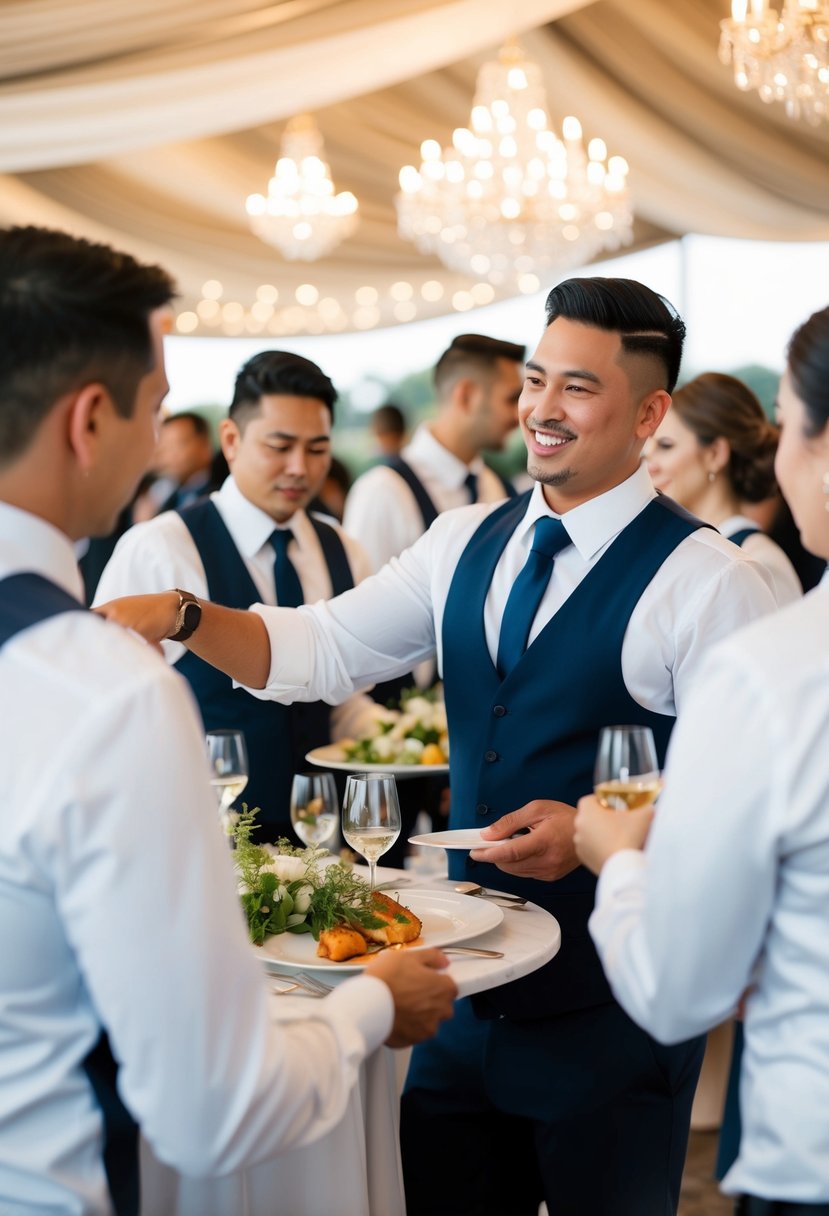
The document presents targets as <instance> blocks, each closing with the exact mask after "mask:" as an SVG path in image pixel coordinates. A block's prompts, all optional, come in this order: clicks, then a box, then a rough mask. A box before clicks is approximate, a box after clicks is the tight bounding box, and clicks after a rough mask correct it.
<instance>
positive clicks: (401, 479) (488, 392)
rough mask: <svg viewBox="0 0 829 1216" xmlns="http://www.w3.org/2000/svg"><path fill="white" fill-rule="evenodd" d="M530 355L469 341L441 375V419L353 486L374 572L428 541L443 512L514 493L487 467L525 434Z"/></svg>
mask: <svg viewBox="0 0 829 1216" xmlns="http://www.w3.org/2000/svg"><path fill="white" fill-rule="evenodd" d="M523 367H524V347H523V346H518V345H516V344H515V343H514V342H502V341H501V340H500V339H498V338H489V337H486V336H484V335H482V334H462V335H460V336H459V337H457V338H455V339H454V340H453V341H452V343H451V344H450V346H449V347H448V349H447V350H445V351H444V352H443V354H442V355H441V357H440V358H439V359H438V361H437V363H436V365H435V369H434V373H433V375H434V384H435V394H436V396H437V414H436V416H435V418H434V419H432V421H430V422H425V423H422V424H421V425H420V426H419V427H418V428H417V430H416V431H415V433H414V435H413V436H412V439H411V440H410V442H409V443H408V444H406V446H405V447H404V448H403V449H402V450H401V452H400V454H399V456H397V457H389V458H388V459H387V460H386V461H385V462H382V463H380V464H378V465H375V466H374V468H371V469H369V470H368V471H367V472H365V473H363V474H362V475H361V476H360V477H358V478H357V480H356V481H355V482H354V485H353V486H352V487H351V491H350V493H349V495H348V501H347V502H346V505H345V515H344V516H343V522H344V525H345V528H346V530H347V531H348V532H350V533H351V535H352V536H355V537H356V538H357V540H359V541H360V543H361V544H362V545H363V546H364V548H365V549H366V550H367V552H368V554H369V557H370V558H371V560H372V562H373V564H374V568H375V570H379V569H380V568H381V567H382V566H384V565H385V564H386V562H387V561H388V560H389V559H390V558H392V557H396V556H397V555H398V554H399V553H402V552H403V550H404V549H406V548H408V546H409V545H412V544H414V542H415V541H416V540H417V538H418V537H419V536H422V535H423V533H424V532H425V531H426V529H427V528H428V527H429V525H430V524H431V523H432V521H433V520H434V519H435V518H436V517H437V516H438V514H439V513H440V512H441V511H445V510H447V509H448V508H449V507H461V506H464V505H466V504H467V503H470V502H498V501H499V500H500V499H502V498H506V497H507V496H508V494H509V493H510V489H511V488H510V487H508V486H506V485H505V484H504V482H503V480H502V479H501V477H500V476H499V475H498V474H497V473H495V472H494V471H493V470H492V469H490V468H489V467H488V466H487V465H486V464H485V463H484V460H483V457H482V453H483V452H485V451H500V450H501V448H503V446H504V444H505V443H506V441H507V439H508V438H509V436H510V435H511V433H512V432H513V431H514V430H515V428H516V427H517V426H518V398H519V396H520V393H521V375H522V372H523Z"/></svg>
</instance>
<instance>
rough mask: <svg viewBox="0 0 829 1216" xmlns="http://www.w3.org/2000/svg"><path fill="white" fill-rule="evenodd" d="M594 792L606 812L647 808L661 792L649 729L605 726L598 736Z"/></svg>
mask: <svg viewBox="0 0 829 1216" xmlns="http://www.w3.org/2000/svg"><path fill="white" fill-rule="evenodd" d="M593 779H594V785H593V792H594V793H595V795H596V797H597V798H598V800H599V802H600V803H601V804H602V806H603V807H606V808H607V809H608V810H609V811H635V810H639V809H640V808H641V807H645V806H650V804H651V803H652V802H653V801H655V799H656V798H657V796H658V795H659V792H660V790H661V789H662V779H661V777H660V774H659V761H658V759H657V755H656V744H655V743H654V738H653V731H652V730H651V728H650V727H649V726H605V727H604V728H603V730H602V732H601V734H600V735H599V749H598V752H597V753H596V767H595V770H594V774H593Z"/></svg>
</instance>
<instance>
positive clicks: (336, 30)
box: [0, 0, 829, 334]
mask: <svg viewBox="0 0 829 1216" xmlns="http://www.w3.org/2000/svg"><path fill="white" fill-rule="evenodd" d="M727 8H728V5H727V3H726V0H672V3H670V4H666V3H664V0H636V3H635V4H632V3H630V2H629V0H594V2H592V3H591V2H590V0H518V2H517V3H513V4H512V5H495V4H493V3H492V2H491V0H279V2H277V3H266V2H265V0H198V2H196V0H134V2H133V3H132V4H130V5H124V4H123V3H122V0H26V2H14V0H13V2H11V3H8V2H7V3H5V4H3V5H2V6H0V222H4V223H39V224H49V225H53V226H59V227H62V228H66V229H68V230H70V231H73V232H76V233H79V234H82V235H86V236H90V237H93V238H96V239H104V240H107V241H109V242H112V243H115V244H117V245H119V246H120V247H123V248H126V249H129V250H131V251H132V252H134V253H135V254H137V255H138V256H140V257H143V258H148V259H151V260H154V261H158V262H161V263H162V264H163V265H164V266H166V267H167V268H168V269H169V270H171V271H172V272H173V273H174V274H175V276H176V278H177V280H178V283H179V286H180V289H181V300H180V304H181V308H182V309H192V308H193V307H194V306H195V304H196V302H197V301H198V300H199V298H200V295H201V289H202V286H203V284H204V282H205V280H208V279H215V280H218V281H219V282H220V283H221V284H222V288H223V294H222V301H223V302H225V303H227V302H231V303H233V302H236V303H238V304H239V305H241V309H239V310H237V311H243V310H244V311H247V310H248V309H249V308H250V306H251V305H252V304H253V302H254V301H255V300H256V294H257V289H258V288H259V287H260V286H261V285H263V284H272V285H274V286H276V287H277V288H278V291H279V300H278V303H277V307H276V311H275V312H274V314H273V317H272V318H271V320H270V322H269V324H270V329H266V330H265V332H270V333H273V334H285V333H309V332H321V331H322V330H323V327H324V321H323V320H322V318H321V316H320V313H319V311H318V310H317V309H316V308H315V307H310V306H309V307H305V308H302V307H300V306H299V305H298V304H297V303H296V299H295V291H296V288H297V287H298V286H299V285H300V284H303V283H312V284H313V285H314V286H315V287H316V288H317V290H318V293H319V296H320V297H321V298H326V297H332V298H334V299H336V300H337V301H339V302H340V303H341V305H342V308H343V310H344V312H343V315H344V317H346V318H347V321H346V322H345V327H346V328H348V327H350V326H352V325H356V324H357V322H355V321H354V319H353V318H354V314H355V293H356V292H357V291H358V289H359V288H360V287H370V288H374V289H375V291H376V292H377V303H376V318H377V320H378V322H379V323H380V324H388V323H391V322H393V321H394V319H395V316H394V311H393V309H394V304H395V294H394V292H392V290H391V289H392V287H393V285H395V284H398V283H400V282H405V283H409V284H411V286H412V291H413V299H414V301H415V302H416V304H417V310H418V311H417V314H416V315H417V317H418V318H421V317H425V316H430V315H435V314H436V313H441V312H447V311H449V310H450V309H451V307H452V305H451V298H452V295H453V293H454V292H455V291H456V290H458V289H461V288H463V289H468V288H469V287H470V286H471V284H472V280H468V279H465V278H463V277H462V276H459V275H454V274H450V273H449V272H447V271H446V270H444V269H443V267H442V266H441V265H440V263H439V262H438V261H437V259H435V258H430V257H425V256H424V255H422V254H420V253H418V252H417V250H416V249H415V248H414V246H413V245H411V244H409V243H408V242H406V241H404V240H403V239H402V238H401V237H400V236H399V235H398V234H397V226H396V217H395V212H394V205H393V198H394V195H395V193H396V191H397V188H398V186H397V174H398V170H399V168H400V167H401V165H403V164H406V163H417V161H418V160H419V155H418V149H419V145H420V143H421V141H422V140H423V139H425V138H429V137H431V138H435V139H438V140H439V141H440V142H441V144H446V143H448V142H450V138H451V132H452V129H453V128H454V127H456V126H460V125H465V124H466V123H467V121H468V116H469V109H470V105H471V100H472V94H473V91H474V85H475V78H476V75H477V71H478V69H479V67H480V66H481V64H482V63H483V62H484V61H485V60H486V59H489V58H492V57H493V56H494V55H495V54H496V52H497V50H498V47H499V45H500V44H501V43H502V42H503V41H504V39H505V38H507V37H508V36H509V35H511V34H516V35H518V36H519V38H520V42H521V44H522V46H523V47H524V49H525V50H526V51H527V52H528V54H530V55H531V57H532V58H534V59H535V60H536V61H537V62H539V63H540V64H541V66H542V68H543V71H544V76H545V81H546V87H547V95H548V102H549V110H550V114H551V116H552V119H553V122H554V124H555V125H556V126H560V122H561V119H562V118H563V116H564V115H565V114H568V113H574V114H576V115H577V116H578V117H579V118H580V119H581V121H582V125H583V127H584V130H585V134H586V136H587V137H588V138H589V137H592V136H594V135H601V136H602V137H603V138H604V139H605V140H606V142H607V144H608V148H609V150H610V152H611V154H618V155H622V156H624V157H625V158H626V159H627V160H628V162H629V164H630V179H629V181H630V187H631V191H632V195H633V203H634V211H635V216H636V223H635V247H637V246H638V247H644V246H646V245H650V244H653V243H656V242H659V241H664V240H668V239H671V238H673V237H676V236H679V235H682V234H683V233H686V232H698V233H706V234H711V235H717V236H736V237H746V238H754V239H763V240H787V241H792V240H797V241H800V240H802V241H816V240H821V241H825V240H829V156H828V155H827V154H828V153H829V124H824V126H823V127H818V128H812V127H809V126H807V125H806V124H804V123H793V122H791V121H790V120H789V119H787V118H786V116H785V114H784V112H783V110H782V107H779V106H766V105H763V103H762V102H760V101H759V99H758V98H757V97H756V95H748V94H741V93H739V92H738V91H737V90H736V88H735V87H734V84H733V81H732V78H731V73H730V70H729V69H727V68H725V67H723V66H722V65H721V64H720V63H719V62H718V60H717V41H718V34H719V29H718V23H719V20H720V18H721V17H723V16H725V15H726V11H727ZM303 111H311V112H313V113H314V115H315V117H316V119H317V122H318V125H319V127H320V129H321V131H322V134H323V136H324V139H325V143H326V154H327V159H328V160H329V162H330V165H331V170H332V174H333V177H334V181H335V184H336V187H337V189H338V190H352V191H353V192H354V194H356V195H357V198H358V199H359V201H360V215H361V222H360V225H359V228H358V229H357V232H356V233H355V235H354V236H353V237H352V238H350V239H349V240H348V241H346V242H344V243H343V244H342V245H340V246H339V247H338V248H337V249H336V250H335V251H334V253H333V254H332V255H330V256H329V257H327V258H325V259H322V260H320V261H318V262H314V263H303V262H290V261H286V260H284V259H283V258H282V257H281V256H280V255H279V254H278V253H277V251H276V250H274V249H272V248H271V247H270V246H267V245H264V244H262V243H261V242H260V241H259V240H258V239H257V238H256V237H255V236H254V235H253V234H252V233H251V232H250V231H249V229H248V226H247V219H246V215H245V209H244V203H245V199H246V197H247V195H248V194H250V193H252V192H255V191H261V190H263V189H264V187H265V184H266V182H267V178H268V177H269V176H270V174H271V172H272V169H273V163H274V161H275V159H276V156H277V154H278V148H279V141H280V137H281V134H282V130H283V129H284V125H285V121H286V120H287V118H289V117H290V116H291V115H293V114H296V113H299V112H303ZM435 279H437V280H440V281H441V282H442V283H443V285H444V288H445V291H444V295H443V297H442V299H441V300H440V301H437V302H432V303H429V302H427V301H425V300H423V298H422V296H421V294H420V288H421V287H422V285H423V283H424V282H426V281H427V280H435ZM363 316H365V314H363ZM339 325H340V328H342V327H343V325H344V322H343V320H342V319H341V320H340V322H339ZM200 332H213V331H212V330H202V331H200ZM237 332H240V331H239V330H237ZM242 332H247V331H242Z"/></svg>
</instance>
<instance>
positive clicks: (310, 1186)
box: [141, 853, 561, 1216]
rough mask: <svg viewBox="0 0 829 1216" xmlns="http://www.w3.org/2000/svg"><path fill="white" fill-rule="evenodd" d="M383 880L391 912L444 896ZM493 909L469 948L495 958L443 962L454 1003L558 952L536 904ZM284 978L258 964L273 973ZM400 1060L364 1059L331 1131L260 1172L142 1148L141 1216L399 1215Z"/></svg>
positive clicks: (432, 878) (297, 1014)
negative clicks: (418, 895)
mask: <svg viewBox="0 0 829 1216" xmlns="http://www.w3.org/2000/svg"><path fill="white" fill-rule="evenodd" d="M438 856H441V854H440V853H438ZM355 869H356V870H357V872H360V873H361V872H362V871H363V867H360V866H357V867H355ZM366 873H367V871H366ZM392 880H395V881H399V883H400V900H401V903H405V901H406V894H405V893H406V889H407V888H408V889H410V890H415V889H417V890H440V891H451V890H453V883H452V882H451V881H450V880H449V879H447V878H444V877H441V876H440V875H436V874H435V873H431V874H428V875H423V876H420V875H416V874H413V873H412V872H411V871H408V870H392V869H389V868H387V867H380V866H378V868H377V881H378V883H382V882H387V881H392ZM503 909H504V918H503V920H502V921H501V923H500V924H499V925H497V926H496V927H495V928H493V929H490V930H489V931H487V932H486V933H484V934H482V935H481V936H479V937H475V939H474V941H472V942H470V945H476V946H478V945H480V946H483V947H485V948H487V949H490V950H500V951H502V952H503V954H504V957H503V958H498V959H489V958H470V957H464V956H460V955H450V956H449V957H450V958H451V959H452V964H451V967H450V969H449V972H450V974H451V976H452V977H453V979H454V980H455V982H456V983H457V985H458V989H459V993H460V995H461V996H471V995H472V994H473V993H476V992H483V991H485V990H486V989H488V988H495V987H497V986H498V985H499V984H506V983H508V982H509V981H510V980H516V979H520V978H521V977H522V976H524V975H528V974H529V973H530V972H531V971H535V970H536V968H538V967H541V966H543V965H544V963H547V962H549V961H550V959H551V958H553V957H554V955H555V954H556V953H557V952H558V949H559V946H560V944H561V933H560V930H559V926H558V922H557V921H556V919H555V917H553V916H551V915H550V913H549V912H546V911H545V910H544V909H543V908H539V907H538V906H537V905H536V904H527V905H526V906H524V907H523V908H514V907H509V906H508V905H506V904H504V905H503ZM292 969H293V968H291V967H290V966H288V965H283V964H280V963H275V962H269V963H268V970H272V971H274V972H280V971H282V972H286V973H290V971H291V970H292ZM350 974H352V973H351V972H343V973H342V974H341V975H339V976H338V975H337V973H336V972H335V971H334V970H333V968H332V969H331V970H330V971H329V970H328V969H326V970H325V972H324V973H321V975H322V978H324V979H325V980H327V981H329V982H332V983H340V982H344V981H345V980H346V979H347V978H348V976H349V975H350ZM263 982H267V972H266V971H265V969H264V968H263ZM274 1004H275V1005H276V1006H277V1012H276V1016H278V1017H279V1018H280V1019H290V1018H301V1017H303V1016H304V1014H305V1013H306V1012H307V1009H308V999H307V998H305V997H293V996H284V997H279V998H274ZM408 1055H409V1053H408V1051H392V1050H390V1049H389V1048H387V1047H381V1048H380V1049H379V1050H378V1051H376V1052H374V1053H373V1054H372V1055H371V1056H369V1058H368V1059H367V1060H366V1062H365V1064H364V1065H363V1067H362V1068H361V1070H360V1079H359V1084H358V1085H357V1086H356V1087H355V1089H354V1092H353V1093H352V1095H351V1099H350V1101H349V1105H348V1108H347V1110H346V1113H345V1115H344V1116H343V1118H342V1120H341V1121H340V1123H338V1124H337V1126H336V1127H335V1128H334V1129H333V1130H332V1131H330V1132H329V1133H328V1135H326V1136H324V1137H323V1138H322V1139H320V1140H318V1141H317V1142H316V1143H314V1144H311V1145H308V1146H306V1147H305V1148H301V1149H295V1150H293V1151H292V1152H289V1153H285V1154H283V1155H281V1156H279V1157H276V1158H274V1159H273V1160H272V1161H269V1162H265V1163H264V1164H262V1165H258V1166H252V1167H250V1168H248V1169H245V1170H239V1171H237V1172H235V1173H233V1174H229V1175H225V1176H223V1177H213V1178H189V1177H186V1176H185V1175H183V1174H179V1173H178V1172H177V1171H175V1170H173V1169H171V1168H170V1167H169V1166H166V1165H164V1164H162V1163H161V1162H159V1161H158V1160H157V1158H156V1157H155V1156H154V1155H153V1153H152V1150H151V1149H150V1147H149V1145H148V1144H147V1143H146V1142H145V1141H142V1144H141V1212H142V1216H405V1213H406V1205H405V1200H404V1196H403V1179H402V1173H401V1168H400V1157H399V1151H398V1128H399V1097H400V1087H401V1085H402V1082H403V1079H404V1077H405V1070H406V1065H407V1063H408Z"/></svg>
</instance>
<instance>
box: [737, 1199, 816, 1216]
mask: <svg viewBox="0 0 829 1216" xmlns="http://www.w3.org/2000/svg"><path fill="white" fill-rule="evenodd" d="M734 1216H829V1203H794V1202H790V1201H789V1200H788V1199H760V1198H758V1196H757V1195H741V1196H740V1198H739V1199H738V1200H737V1206H736V1207H735V1209H734Z"/></svg>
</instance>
